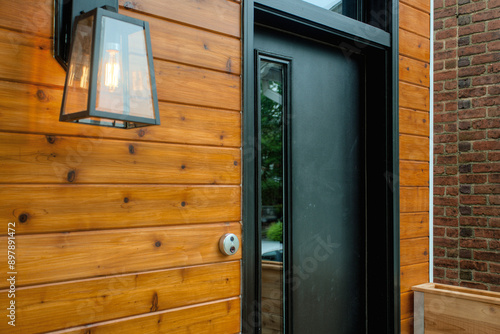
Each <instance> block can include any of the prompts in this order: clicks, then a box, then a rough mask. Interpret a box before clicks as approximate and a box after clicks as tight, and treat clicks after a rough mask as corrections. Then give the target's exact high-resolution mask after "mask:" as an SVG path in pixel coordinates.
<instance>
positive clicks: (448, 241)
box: [434, 237, 458, 248]
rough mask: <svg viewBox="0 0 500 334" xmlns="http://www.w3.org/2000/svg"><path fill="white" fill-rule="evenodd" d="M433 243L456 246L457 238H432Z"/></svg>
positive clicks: (441, 245)
mask: <svg viewBox="0 0 500 334" xmlns="http://www.w3.org/2000/svg"><path fill="white" fill-rule="evenodd" d="M434 245H435V246H438V247H452V248H456V247H458V239H450V238H436V237H435V238H434Z"/></svg>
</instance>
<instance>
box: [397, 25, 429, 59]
mask: <svg viewBox="0 0 500 334" xmlns="http://www.w3.org/2000/svg"><path fill="white" fill-rule="evenodd" d="M399 54H400V55H403V56H407V57H410V58H414V59H418V60H421V61H423V62H426V63H428V62H429V59H430V40H429V38H427V37H422V36H420V35H417V34H415V33H413V32H409V31H406V30H404V29H399Z"/></svg>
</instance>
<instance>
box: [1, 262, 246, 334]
mask: <svg viewBox="0 0 500 334" xmlns="http://www.w3.org/2000/svg"><path fill="white" fill-rule="evenodd" d="M240 280H241V274H240V263H239V261H235V262H229V263H220V264H211V265H205V266H195V267H185V268H180V269H170V270H162V271H154V272H149V273H141V274H132V275H119V276H112V277H106V278H99V279H89V280H84V281H76V282H68V283H62V284H51V285H43V286H37V287H30V288H19V289H17V290H16V317H17V319H18V320H17V321H16V326H15V327H12V326H10V325H8V324H7V322H6V321H2V322H0V332H2V333H12V334H14V333H20V334H22V333H35V332H37V333H38V332H45V331H51V330H59V329H64V328H69V327H74V326H80V325H85V324H91V323H96V322H101V321H107V320H112V319H118V318H124V317H130V316H133V315H138V314H147V313H150V312H157V311H163V310H167V309H173V308H177V307H182V306H187V305H193V304H198V303H203V302H208V301H212V300H216V299H225V298H230V297H235V296H238V295H239V294H240ZM7 291H8V290H4V291H0V303H2V305H8V303H9V300H8V298H7Z"/></svg>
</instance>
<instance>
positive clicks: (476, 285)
mask: <svg viewBox="0 0 500 334" xmlns="http://www.w3.org/2000/svg"><path fill="white" fill-rule="evenodd" d="M460 286H462V287H465V288H471V289H479V290H488V286H486V285H484V284H480V283H475V282H463V281H462V282H460Z"/></svg>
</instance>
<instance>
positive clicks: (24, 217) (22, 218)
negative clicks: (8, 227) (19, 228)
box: [19, 213, 29, 223]
mask: <svg viewBox="0 0 500 334" xmlns="http://www.w3.org/2000/svg"><path fill="white" fill-rule="evenodd" d="M28 218H29V216H28V214H27V213H21V214H20V215H19V222H20V223H26V222H27V221H28Z"/></svg>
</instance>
